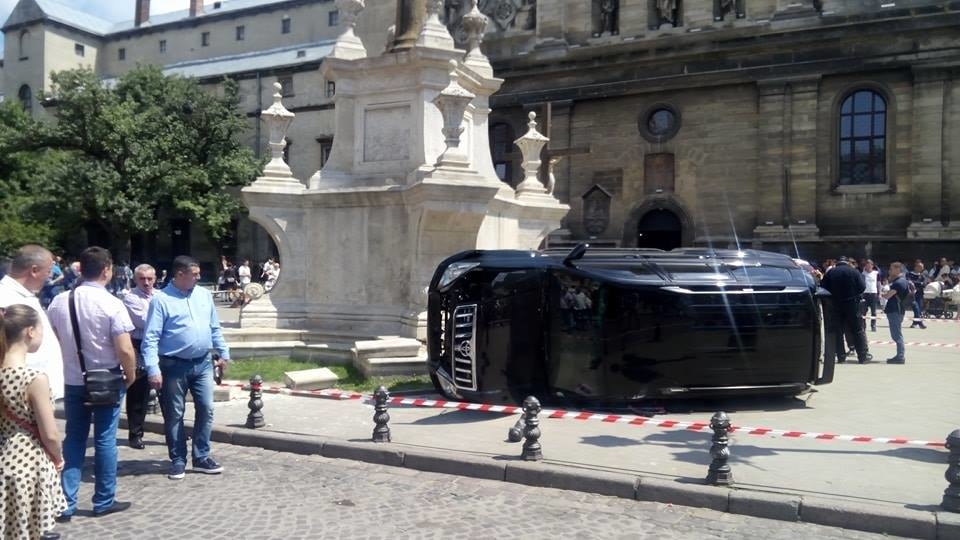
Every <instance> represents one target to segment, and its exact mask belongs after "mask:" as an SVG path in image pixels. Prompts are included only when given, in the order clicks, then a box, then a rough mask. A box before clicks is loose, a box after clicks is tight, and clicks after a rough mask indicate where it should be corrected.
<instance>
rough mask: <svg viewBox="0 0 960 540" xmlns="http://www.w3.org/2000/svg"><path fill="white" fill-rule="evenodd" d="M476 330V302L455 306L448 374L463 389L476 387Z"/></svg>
mask: <svg viewBox="0 0 960 540" xmlns="http://www.w3.org/2000/svg"><path fill="white" fill-rule="evenodd" d="M476 330H477V304H466V305H462V306H457V308H456V309H454V310H453V336H452V342H451V346H450V374H451V375H452V376H453V384H454V385H456V387H457V388H462V389H464V390H476V389H477V354H476V350H477V347H476V345H477V341H476Z"/></svg>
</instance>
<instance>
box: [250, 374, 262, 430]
mask: <svg viewBox="0 0 960 540" xmlns="http://www.w3.org/2000/svg"><path fill="white" fill-rule="evenodd" d="M262 386H263V377H261V376H260V375H254V376H253V377H250V401H248V402H247V408H249V409H250V414H248V415H247V427H248V428H250V429H256V428H262V427H263V426H265V425H267V424H266V422H264V420H263V399H262V398H263V392H262V391H261V388H262Z"/></svg>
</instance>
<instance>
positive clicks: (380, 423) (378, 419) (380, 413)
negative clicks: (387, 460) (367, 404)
mask: <svg viewBox="0 0 960 540" xmlns="http://www.w3.org/2000/svg"><path fill="white" fill-rule="evenodd" d="M389 399H390V393H389V392H387V389H386V387H384V386H381V387H379V388H377V390H376V391H375V392H374V393H373V423H374V427H373V442H378V443H380V442H390V426H388V425H387V423H388V422H389V421H390V413H388V412H387V400H389Z"/></svg>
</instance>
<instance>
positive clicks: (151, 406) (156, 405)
mask: <svg viewBox="0 0 960 540" xmlns="http://www.w3.org/2000/svg"><path fill="white" fill-rule="evenodd" d="M147 413H148V414H160V399H159V396H158V395H157V389H156V388H151V389H150V393H149V394H147Z"/></svg>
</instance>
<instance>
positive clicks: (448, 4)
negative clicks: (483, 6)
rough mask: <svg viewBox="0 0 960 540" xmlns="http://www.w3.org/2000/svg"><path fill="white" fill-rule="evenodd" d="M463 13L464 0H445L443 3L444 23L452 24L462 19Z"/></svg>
mask: <svg viewBox="0 0 960 540" xmlns="http://www.w3.org/2000/svg"><path fill="white" fill-rule="evenodd" d="M462 15H463V1H462V0H445V1H444V3H443V23H444V24H446V25H452V24H455V23H457V22H458V21H460V17H461V16H462Z"/></svg>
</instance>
